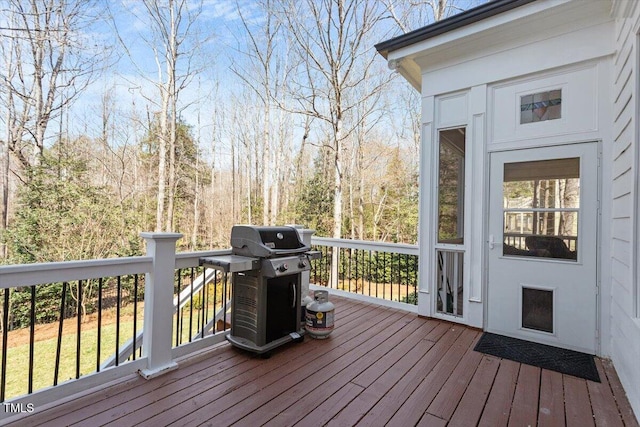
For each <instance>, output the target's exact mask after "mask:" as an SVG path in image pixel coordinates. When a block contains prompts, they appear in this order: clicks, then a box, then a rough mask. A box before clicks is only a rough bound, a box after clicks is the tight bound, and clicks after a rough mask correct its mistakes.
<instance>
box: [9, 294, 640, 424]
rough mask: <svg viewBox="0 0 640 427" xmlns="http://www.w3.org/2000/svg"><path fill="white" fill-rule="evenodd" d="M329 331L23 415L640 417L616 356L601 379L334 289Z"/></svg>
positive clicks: (92, 419)
mask: <svg viewBox="0 0 640 427" xmlns="http://www.w3.org/2000/svg"><path fill="white" fill-rule="evenodd" d="M332 301H333V302H334V304H335V305H336V329H335V331H334V332H333V333H332V334H331V336H330V338H329V339H326V340H314V339H311V338H309V337H307V338H305V341H304V343H299V344H295V343H291V344H289V345H286V346H284V347H281V348H280V349H277V350H275V351H274V353H273V355H272V357H271V358H269V359H263V358H260V357H256V356H253V355H251V354H248V353H245V352H242V351H240V350H237V349H235V348H233V347H231V346H230V345H229V344H227V343H223V344H219V345H217V346H215V347H213V348H211V349H208V350H207V351H204V352H200V353H198V354H196V355H192V356H191V357H189V358H187V359H184V360H181V361H179V363H180V368H179V369H177V370H175V371H172V372H170V373H168V374H166V375H164V376H161V377H159V378H155V379H153V380H149V381H147V380H144V379H142V378H141V377H138V376H136V375H131V376H128V377H126V378H122V379H121V380H119V381H118V382H116V383H112V384H110V385H109V386H108V387H105V388H103V389H100V390H93V391H92V392H88V393H85V394H83V395H81V396H77V397H74V398H73V399H72V401H70V402H67V403H63V404H61V405H56V406H54V407H52V408H50V409H47V410H44V411H40V412H38V411H36V412H35V413H33V414H31V415H29V416H28V417H26V418H25V419H22V420H19V421H17V422H16V423H14V424H12V425H29V426H36V425H47V426H52V425H56V426H57V425H84V426H98V425H110V426H118V427H121V426H133V425H136V426H154V427H155V426H161V425H170V424H171V425H177V426H196V425H211V426H226V425H239V426H258V425H268V426H278V427H279V426H288V425H299V426H321V425H329V426H352V425H356V424H357V425H370V426H382V425H389V426H402V427H406V426H413V425H418V426H445V425H447V426H475V425H480V426H506V425H513V426H528V425H530V426H534V425H539V426H548V425H549V426H561V425H568V426H580V427H583V426H589V425H596V426H624V425H626V426H637V425H638V424H637V422H636V419H635V418H634V416H633V413H632V411H631V409H630V406H629V404H628V402H627V400H626V397H625V396H624V392H623V390H622V388H621V386H620V383H619V381H618V378H617V376H616V374H615V371H614V369H613V367H612V366H611V364H610V363H608V362H606V361H600V360H598V361H597V366H598V370H599V372H600V377H601V378H602V382H601V383H594V382H590V381H585V380H581V379H577V378H575V377H571V376H566V375H562V374H559V373H556V372H552V371H547V370H541V369H539V368H535V367H531V366H527V365H521V364H519V363H515V362H512V361H508V360H502V359H499V358H495V357H492V356H486V355H483V354H481V353H477V352H475V351H473V347H474V345H475V343H476V341H477V340H478V338H479V337H480V335H481V332H480V331H477V330H474V329H470V328H466V327H464V326H460V325H455V324H451V323H447V322H441V321H437V320H433V319H423V318H419V317H417V316H416V315H415V314H408V313H405V312H401V311H398V310H393V309H387V308H381V307H379V306H376V305H369V304H364V303H360V302H355V301H351V300H345V299H339V298H333V299H332Z"/></svg>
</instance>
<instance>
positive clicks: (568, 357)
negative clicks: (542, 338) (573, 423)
mask: <svg viewBox="0 0 640 427" xmlns="http://www.w3.org/2000/svg"><path fill="white" fill-rule="evenodd" d="M474 350H475V351H479V352H480V353H485V354H490V355H492V356H497V357H501V358H503V359H509V360H513V361H515V362H520V363H525V364H527V365H532V366H537V367H539V368H543V369H549V370H551V371H556V372H560V373H562V374H567V375H573V376H574V377H579V378H584V379H585V380H590V381H596V382H600V375H598V370H597V369H596V363H595V361H594V360H593V356H592V355H590V354H586V353H580V352H578V351H573V350H566V349H564V348H558V347H552V346H550V345H544V344H538V343H534V342H530V341H524V340H519V339H516V338H511V337H505V336H502V335H496V334H490V333H488V332H485V333H484V334H482V337H480V340H479V341H478V344H476V347H475V348H474Z"/></svg>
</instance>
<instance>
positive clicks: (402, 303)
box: [310, 237, 419, 311]
mask: <svg viewBox="0 0 640 427" xmlns="http://www.w3.org/2000/svg"><path fill="white" fill-rule="evenodd" d="M311 244H312V248H313V249H316V250H319V251H320V252H321V253H322V258H321V259H319V260H316V261H314V262H313V263H312V270H311V275H310V276H311V278H310V281H311V283H313V284H316V285H319V286H324V287H328V288H330V289H332V290H334V291H333V292H338V293H340V292H346V293H347V294H346V295H347V296H350V297H358V298H359V299H361V298H362V297H364V298H365V299H367V300H369V299H373V301H377V302H382V303H383V304H385V305H390V306H394V307H400V308H403V309H407V310H410V311H416V310H417V309H416V306H417V295H418V292H417V283H418V254H419V251H418V246H417V245H408V244H397V243H386V242H371V241H363V240H347V239H333V238H324V237H312V238H311Z"/></svg>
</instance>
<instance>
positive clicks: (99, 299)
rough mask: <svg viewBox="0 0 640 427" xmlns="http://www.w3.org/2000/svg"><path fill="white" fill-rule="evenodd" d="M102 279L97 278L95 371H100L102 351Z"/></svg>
mask: <svg viewBox="0 0 640 427" xmlns="http://www.w3.org/2000/svg"><path fill="white" fill-rule="evenodd" d="M103 284H104V279H103V278H102V277H101V278H99V279H98V342H97V343H96V372H100V353H101V352H102V285H103Z"/></svg>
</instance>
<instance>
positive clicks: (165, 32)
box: [114, 0, 202, 231]
mask: <svg viewBox="0 0 640 427" xmlns="http://www.w3.org/2000/svg"><path fill="white" fill-rule="evenodd" d="M141 4H142V5H143V9H144V10H143V11H138V10H135V8H134V11H133V13H134V15H135V16H136V17H137V18H138V19H140V20H141V21H144V22H145V23H147V24H148V25H146V27H145V30H144V31H143V32H141V33H140V37H141V39H142V40H144V42H145V43H146V45H147V46H148V47H149V48H150V49H151V51H152V54H153V59H154V61H155V65H156V78H155V79H154V78H150V77H148V75H147V73H146V70H144V67H143V66H142V65H141V64H139V63H138V58H137V57H136V56H135V55H134V54H133V53H132V52H131V51H130V50H129V49H128V46H127V44H126V43H125V42H124V41H123V40H122V38H121V37H120V39H121V44H122V45H123V47H124V48H125V50H126V51H127V54H128V56H129V58H130V59H131V61H132V62H133V63H134V65H135V66H136V67H137V68H138V71H139V73H140V75H141V76H142V77H143V78H145V79H148V80H149V81H151V82H152V83H153V84H154V85H155V87H156V88H157V90H158V92H159V95H160V96H159V101H158V97H156V96H152V95H143V96H145V98H146V100H147V101H148V102H149V103H151V104H152V105H154V106H155V107H156V108H158V110H157V111H156V118H157V122H158V125H159V126H157V135H156V138H157V142H158V174H157V186H158V190H157V205H156V230H157V231H161V230H172V229H173V219H174V198H175V192H176V185H177V184H176V167H177V165H176V157H175V156H176V143H177V137H178V131H177V129H178V121H179V117H180V109H181V108H184V107H185V106H184V105H181V103H180V99H179V98H180V94H181V92H182V91H183V90H184V89H185V88H186V87H187V86H188V85H189V83H191V82H192V80H193V78H194V76H195V75H196V74H197V73H198V72H199V71H200V68H198V67H197V66H196V62H197V60H198V52H199V50H198V49H199V46H200V43H201V42H202V40H200V39H199V37H200V34H199V29H198V27H197V20H198V18H199V17H200V15H201V13H202V0H200V1H195V2H193V1H189V0H162V1H160V0H143V1H142V2H141ZM114 22H115V20H114ZM117 32H118V34H120V32H119V31H117ZM149 32H150V33H151V35H150V36H149ZM165 201H166V205H165Z"/></svg>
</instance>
